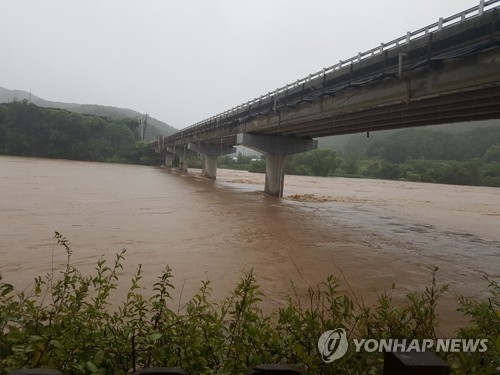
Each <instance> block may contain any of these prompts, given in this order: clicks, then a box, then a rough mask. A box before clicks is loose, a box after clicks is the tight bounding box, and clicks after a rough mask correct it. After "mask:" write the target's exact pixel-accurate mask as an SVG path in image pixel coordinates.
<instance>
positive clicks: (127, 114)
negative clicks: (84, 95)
mask: <svg viewBox="0 0 500 375" xmlns="http://www.w3.org/2000/svg"><path fill="white" fill-rule="evenodd" d="M14 99H17V100H24V99H27V100H30V101H31V102H32V103H34V104H36V105H37V106H39V107H45V108H61V109H65V110H67V111H70V112H77V113H83V114H88V115H97V116H103V117H109V118H112V119H115V120H124V119H128V118H132V119H137V120H139V118H140V117H141V113H139V112H137V111H134V110H131V109H127V108H117V107H110V106H103V105H97V104H76V103H60V102H52V101H49V100H45V99H42V98H39V97H38V96H36V95H33V94H30V93H29V92H27V91H22V90H8V89H6V88H3V87H0V103H7V102H11V101H13V100H14ZM176 131H177V129H175V128H174V127H172V126H170V125H168V124H166V123H164V122H162V121H160V120H157V119H155V118H153V117H148V128H147V134H146V138H147V139H148V140H151V139H155V138H156V137H157V136H158V135H170V134H172V133H175V132H176Z"/></svg>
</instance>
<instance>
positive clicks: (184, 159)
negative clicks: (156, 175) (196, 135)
mask: <svg viewBox="0 0 500 375" xmlns="http://www.w3.org/2000/svg"><path fill="white" fill-rule="evenodd" d="M167 151H168V152H169V153H171V154H173V155H176V156H177V157H178V158H179V169H180V170H181V171H182V172H187V171H188V168H189V158H190V157H191V156H193V155H194V153H193V151H191V150H188V148H187V147H186V146H180V147H174V146H168V147H167Z"/></svg>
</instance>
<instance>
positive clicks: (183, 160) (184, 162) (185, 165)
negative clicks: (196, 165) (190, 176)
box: [179, 155, 189, 172]
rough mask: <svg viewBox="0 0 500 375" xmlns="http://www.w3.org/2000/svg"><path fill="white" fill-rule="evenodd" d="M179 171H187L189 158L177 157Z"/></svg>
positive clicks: (184, 156)
mask: <svg viewBox="0 0 500 375" xmlns="http://www.w3.org/2000/svg"><path fill="white" fill-rule="evenodd" d="M179 169H180V170H181V172H187V171H188V169H189V156H187V155H179Z"/></svg>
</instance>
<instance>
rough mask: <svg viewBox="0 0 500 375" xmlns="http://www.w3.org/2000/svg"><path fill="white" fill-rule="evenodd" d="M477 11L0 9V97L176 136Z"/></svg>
mask: <svg viewBox="0 0 500 375" xmlns="http://www.w3.org/2000/svg"><path fill="white" fill-rule="evenodd" d="M478 3H479V1H476V0H418V1H417V0H358V1H354V0H352V1H344V0H343V1H340V0H247V1H243V0H175V1H174V0H71V1H68V0H32V1H27V0H0V86H1V87H5V88H8V89H19V90H27V91H29V90H31V91H32V93H33V94H35V95H37V96H39V97H42V98H44V99H47V100H53V101H61V102H74V103H81V104H102V105H111V106H117V107H124V108H130V109H134V110H136V111H139V112H148V113H149V114H150V115H151V116H153V117H155V118H158V119H159V120H162V121H164V122H166V123H168V124H170V125H172V126H174V127H177V128H183V127H186V126H188V125H191V124H193V123H195V122H197V121H199V120H202V119H204V118H206V117H210V116H212V115H215V114H217V113H219V112H222V111H224V110H226V109H229V108H231V107H233V106H235V105H237V104H240V103H242V102H246V101H247V100H250V99H253V98H255V97H257V96H260V95H262V94H264V93H267V92H268V91H273V90H274V89H275V88H277V87H281V86H283V85H285V84H286V83H291V82H293V81H295V80H297V79H298V78H302V77H304V76H307V75H308V74H309V73H314V72H316V71H318V70H321V69H322V68H323V67H328V66H331V65H333V64H335V63H337V62H338V61H339V60H340V59H344V60H345V59H347V58H350V57H352V56H354V55H356V54H357V53H358V52H359V51H365V50H368V49H371V48H373V47H375V46H378V45H380V43H381V42H387V41H390V40H393V39H395V38H397V37H399V36H402V35H404V34H406V32H407V31H412V30H416V29H419V28H421V27H424V26H426V25H428V24H431V23H433V22H436V21H437V20H438V19H439V17H447V16H450V15H453V14H455V13H459V12H461V11H462V10H465V9H468V8H471V7H473V6H475V5H477V4H478Z"/></svg>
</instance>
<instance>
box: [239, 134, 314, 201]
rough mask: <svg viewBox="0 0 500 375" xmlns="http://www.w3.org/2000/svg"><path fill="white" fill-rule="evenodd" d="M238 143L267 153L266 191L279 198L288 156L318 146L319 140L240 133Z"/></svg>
mask: <svg viewBox="0 0 500 375" xmlns="http://www.w3.org/2000/svg"><path fill="white" fill-rule="evenodd" d="M236 143H237V144H238V145H242V146H246V147H248V148H251V149H253V150H255V151H258V152H262V153H263V154H265V155H266V182H265V187H264V192H265V193H266V194H269V195H271V196H273V197H278V198H281V197H283V187H284V182H285V162H286V156H287V155H293V154H298V153H301V152H306V151H311V150H315V149H316V148H317V147H318V141H315V140H312V139H307V138H292V137H285V136H280V135H267V134H251V133H240V134H238V135H237V138H236Z"/></svg>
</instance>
